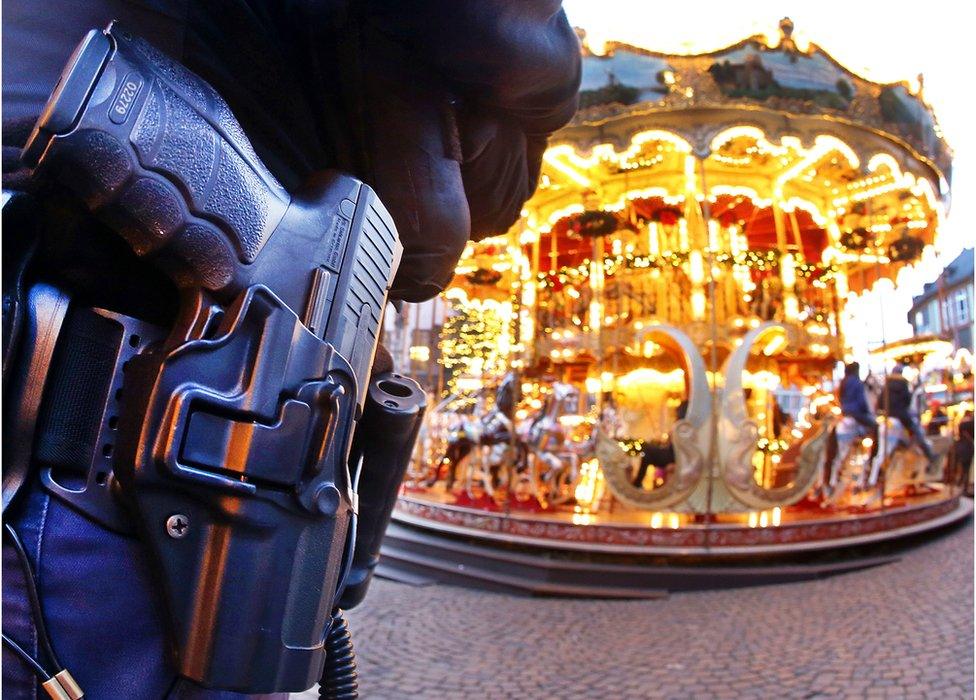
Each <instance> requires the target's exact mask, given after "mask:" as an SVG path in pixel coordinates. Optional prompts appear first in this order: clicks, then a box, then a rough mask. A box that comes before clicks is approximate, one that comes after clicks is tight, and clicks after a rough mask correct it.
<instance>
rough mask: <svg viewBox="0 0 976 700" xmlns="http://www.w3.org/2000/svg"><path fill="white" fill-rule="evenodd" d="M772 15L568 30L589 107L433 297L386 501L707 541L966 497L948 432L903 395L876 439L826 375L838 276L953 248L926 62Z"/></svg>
mask: <svg viewBox="0 0 976 700" xmlns="http://www.w3.org/2000/svg"><path fill="white" fill-rule="evenodd" d="M780 30H781V31H780V36H779V40H778V42H773V43H774V44H775V45H769V44H767V41H766V39H765V38H762V37H752V38H749V39H746V40H744V41H742V42H740V43H738V44H736V45H734V46H730V47H727V48H725V49H722V50H719V51H715V52H713V53H708V54H702V55H693V56H685V55H666V54H660V53H655V52H653V51H648V50H645V49H642V48H637V47H634V46H629V45H624V44H619V43H610V44H608V45H607V46H606V47H604V49H603V50H602V51H601V52H600V53H599V54H596V53H593V52H591V51H590V49H589V48H588V47H587V44H586V39H585V35H584V34H583V33H582V32H581V38H582V39H583V46H584V57H583V85H582V93H581V106H580V110H579V112H578V114H577V115H576V117H575V118H574V120H573V122H572V123H571V124H570V125H569V126H567V127H566V128H564V129H562V130H561V131H560V132H558V133H557V134H556V135H555V136H554V138H553V139H552V142H551V145H550V147H549V149H548V150H547V152H546V154H545V157H544V162H543V169H542V175H541V179H540V184H539V188H538V191H537V192H536V193H535V195H534V196H533V198H532V199H531V200H530V201H529V202H528V203H527V204H526V206H525V208H524V210H523V215H522V219H521V221H520V222H519V223H518V224H517V225H516V226H514V227H513V228H512V230H510V231H509V232H508V233H507V234H506V235H504V236H499V237H496V238H492V239H487V240H484V241H481V242H478V243H473V244H471V245H469V247H468V249H467V250H466V252H465V255H464V257H463V258H462V260H461V262H460V264H459V265H458V267H457V271H456V272H457V274H456V277H455V279H454V281H453V283H452V285H451V286H450V288H449V289H448V290H447V291H446V292H445V293H444V294H443V295H442V298H441V299H440V300H439V302H438V303H439V304H441V305H442V306H445V307H446V309H447V313H446V314H445V319H444V323H443V325H442V326H441V327H440V328H439V338H438V339H437V341H436V343H437V345H436V348H434V351H433V352H430V348H425V349H424V350H425V351H426V352H425V353H424V357H427V358H430V362H431V363H436V364H437V371H436V372H431V373H428V376H436V377H437V380H436V381H434V382H431V386H430V387H429V389H430V391H431V399H430V406H429V408H428V415H427V418H426V423H425V425H424V428H423V430H422V432H421V436H420V440H419V444H418V449H417V452H416V454H415V455H414V461H413V464H412V466H411V469H410V471H409V473H408V476H407V479H406V481H405V483H404V486H403V491H402V494H401V497H400V500H399V502H398V505H397V509H396V512H395V515H394V518H395V520H396V521H397V522H398V523H400V524H401V525H407V526H409V527H410V528H415V529H416V528H421V529H423V530H424V531H425V532H427V533H441V534H445V535H448V536H453V537H460V538H466V541H469V542H480V543H483V544H484V543H496V544H498V545H499V546H501V544H502V543H504V545H505V546H521V547H525V548H529V549H531V548H533V547H535V548H539V547H542V548H545V549H546V550H547V551H549V552H551V551H552V550H564V551H566V552H571V551H577V552H578V551H579V550H588V551H589V552H604V553H615V554H635V555H660V554H691V555H695V556H706V557H707V556H708V555H713V554H718V555H727V554H743V553H774V552H788V551H796V550H801V549H815V548H832V547H837V546H842V545H845V544H859V543H863V542H865V541H868V540H871V539H874V538H883V537H890V536H898V535H903V534H906V533H909V532H914V531H917V530H918V529H921V528H924V527H929V526H933V527H934V526H938V525H941V524H944V523H945V522H947V521H948V520H951V519H953V518H956V517H961V516H962V515H964V514H965V509H966V503H967V502H966V501H963V502H962V503H961V502H960V498H959V496H960V488H959V487H958V486H957V485H956V484H954V483H951V480H950V479H948V478H947V474H949V469H948V462H949V459H948V457H949V455H950V452H951V444H952V436H951V431H950V430H946V431H944V434H935V435H931V436H930V438H929V439H930V442H931V445H932V447H933V449H934V451H935V453H936V455H937V457H938V458H937V459H936V460H935V461H934V462H933V461H929V460H927V459H925V458H924V457H923V456H922V454H921V451H920V450H919V449H918V448H917V446H912V445H911V444H910V440H909V439H908V436H907V435H906V434H905V431H904V430H903V429H902V426H901V424H900V423H898V421H896V420H894V419H891V420H886V419H884V418H879V419H878V422H879V431H878V433H877V434H878V438H877V440H878V443H879V444H874V441H873V440H872V438H870V437H867V436H865V435H863V434H862V431H861V429H860V428H859V427H858V426H857V425H856V424H853V422H852V421H850V420H849V419H845V418H844V417H843V416H842V415H841V412H840V408H839V405H838V399H837V388H838V384H839V379H840V376H841V374H842V371H841V370H842V365H841V363H842V362H844V361H845V360H850V359H851V358H852V357H853V356H854V355H856V354H857V353H858V351H859V350H860V349H858V348H852V347H849V346H848V344H847V342H846V340H845V339H846V332H845V331H846V330H847V328H848V327H849V324H851V323H852V322H853V320H852V318H851V317H850V315H849V314H848V313H847V310H846V306H847V304H848V301H849V299H850V298H851V297H852V295H858V294H861V293H863V292H865V291H867V290H870V289H871V288H872V287H873V286H874V285H875V284H876V283H877V282H879V281H880V280H894V279H895V278H896V277H897V275H898V273H899V272H900V271H901V270H902V269H903V268H905V267H906V266H911V265H912V264H913V263H915V262H917V261H918V260H920V259H921V258H922V257H923V256H931V255H934V250H935V249H936V248H937V247H938V244H939V243H938V239H939V231H940V226H941V224H942V221H943V218H944V216H945V214H946V207H947V203H948V198H949V182H948V181H949V176H950V168H951V155H950V151H949V148H948V147H947V145H946V143H945V142H944V140H943V139H942V136H941V132H940V130H939V126H938V123H937V122H936V120H935V118H934V116H933V113H932V111H931V110H930V108H929V107H928V106H927V104H926V103H925V101H924V97H923V95H922V92H921V86H920V85H916V86H914V87H912V88H910V87H909V86H908V85H907V84H902V83H897V84H877V83H873V82H870V81H868V80H866V79H864V78H862V77H860V76H858V75H856V74H854V73H852V72H851V71H849V70H847V69H846V68H844V67H843V66H841V65H839V64H838V63H837V62H836V61H834V60H833V59H832V58H831V57H830V56H829V55H827V54H826V53H825V52H824V51H823V50H822V49H820V48H818V47H817V46H815V45H810V46H809V47H805V48H803V49H802V50H801V48H799V47H798V46H797V44H796V42H794V41H793V39H792V30H793V27H792V24H791V22H790V21H789V20H783V21H782V22H781V23H780ZM872 386H874V389H871V387H872ZM878 391H879V389H878V387H877V385H872V384H871V383H870V382H869V393H872V394H877V393H878ZM869 398H870V400H872V401H874V400H875V398H876V397H875V396H874V395H872V396H871V397H869ZM394 548H395V546H394ZM388 549H389V548H388Z"/></svg>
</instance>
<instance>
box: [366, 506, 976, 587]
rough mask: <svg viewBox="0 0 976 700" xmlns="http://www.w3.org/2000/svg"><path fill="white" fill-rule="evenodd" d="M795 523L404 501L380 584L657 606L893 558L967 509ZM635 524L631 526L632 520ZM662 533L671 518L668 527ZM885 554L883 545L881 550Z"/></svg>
mask: <svg viewBox="0 0 976 700" xmlns="http://www.w3.org/2000/svg"><path fill="white" fill-rule="evenodd" d="M804 511H806V509H804V508H800V509H799V512H797V510H796V507H795V506H794V508H793V509H791V512H790V513H788V514H786V515H785V516H784V520H783V522H781V523H780V524H778V525H775V526H773V525H768V524H767V526H765V527H763V526H760V525H756V526H750V525H749V522H748V519H747V521H746V522H742V523H728V522H723V523H702V524H683V525H681V526H680V527H674V528H672V527H668V526H666V525H665V526H664V527H652V526H650V524H648V525H636V524H633V523H632V522H631V523H622V522H614V520H615V519H616V520H619V519H620V518H619V517H618V518H615V517H614V516H613V515H612V514H610V515H591V516H586V518H587V519H585V521H584V520H583V519H581V518H580V516H578V515H577V516H576V519H575V522H574V521H573V517H572V515H571V514H559V513H553V514H545V513H542V514H514V513H510V514H505V513H502V512H488V511H478V510H473V509H469V508H462V507H458V506H456V505H453V504H447V503H437V502H433V501H431V500H428V499H423V500H422V499H421V498H418V497H415V496H411V495H406V496H403V497H401V499H400V501H399V502H398V504H397V508H396V511H395V512H394V521H395V524H394V525H393V526H392V527H391V530H390V533H389V534H388V537H387V542H386V543H385V544H384V549H383V554H384V559H383V561H382V563H381V569H380V573H381V575H386V576H389V577H392V578H397V579H401V580H407V581H414V582H416V581H425V580H435V581H442V582H448V583H459V584H463V585H472V586H476V587H481V588H488V589H495V590H506V591H517V592H522V593H534V594H550V595H576V596H612V597H653V596H657V595H662V594H664V593H666V591H668V590H689V589H701V588H717V587H729V586H742V585H756V584H764V583H775V582H784V581H795V580H804V579H809V578H816V577H821V576H825V575H831V574H835V573H842V572H844V571H850V570H855V569H861V568H865V567H869V566H874V565H877V564H881V563H886V562H888V561H891V560H893V559H897V549H898V547H899V546H901V544H900V543H897V542H892V541H894V540H902V541H904V542H914V541H915V540H916V539H918V536H920V535H923V534H924V533H926V532H928V531H933V530H937V529H939V528H942V527H945V526H947V525H949V524H951V523H954V522H957V521H960V520H962V519H964V518H967V517H969V516H970V515H971V514H972V512H973V502H972V500H971V499H969V498H965V497H961V496H960V494H959V492H958V490H951V491H950V490H949V489H938V490H933V491H931V492H929V493H926V494H919V495H915V496H912V497H910V498H904V499H897V500H896V499H889V500H887V501H886V503H885V507H884V508H883V509H882V508H879V509H877V510H872V511H866V512H852V511H850V510H848V511H845V512H844V513H823V512H813V511H812V509H811V510H810V512H804ZM630 519H631V520H632V518H630ZM664 522H665V523H667V522H668V519H667V518H665V519H664ZM882 543H886V544H882Z"/></svg>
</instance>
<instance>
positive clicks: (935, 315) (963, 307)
mask: <svg viewBox="0 0 976 700" xmlns="http://www.w3.org/2000/svg"><path fill="white" fill-rule="evenodd" d="M908 322H909V323H911V324H912V329H913V330H914V332H915V335H916V336H922V335H934V336H940V337H943V338H945V339H946V340H950V341H952V343H953V345H955V347H956V348H968V349H972V347H973V249H972V248H967V249H966V250H964V251H963V252H962V253H961V254H960V255H959V257H957V258H956V259H955V260H953V261H952V262H951V263H949V264H948V265H946V267H945V269H944V270H943V271H942V274H940V275H939V277H938V279H936V280H935V281H934V282H929V283H928V284H926V285H925V287H924V289H923V292H922V294H920V295H919V296H917V297H915V298H914V299H913V300H912V308H911V310H910V311H909V312H908Z"/></svg>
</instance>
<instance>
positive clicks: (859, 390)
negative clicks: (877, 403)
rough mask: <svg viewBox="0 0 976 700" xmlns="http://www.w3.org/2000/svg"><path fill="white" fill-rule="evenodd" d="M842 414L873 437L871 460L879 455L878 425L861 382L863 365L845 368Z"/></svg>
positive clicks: (852, 364) (846, 366)
mask: <svg viewBox="0 0 976 700" xmlns="http://www.w3.org/2000/svg"><path fill="white" fill-rule="evenodd" d="M840 411H841V414H843V415H844V416H847V417H848V418H851V419H853V420H855V421H857V423H858V425H860V426H862V427H863V428H864V429H865V430H866V431H867V435H869V436H870V437H871V443H872V444H871V459H872V460H873V459H874V457H875V455H876V454H877V453H878V423H877V421H876V419H875V416H874V411H873V410H871V406H870V404H868V397H867V391H866V389H865V386H864V382H862V381H861V365H860V364H859V363H857V362H851V363H849V364H847V365H845V366H844V379H843V380H841V383H840Z"/></svg>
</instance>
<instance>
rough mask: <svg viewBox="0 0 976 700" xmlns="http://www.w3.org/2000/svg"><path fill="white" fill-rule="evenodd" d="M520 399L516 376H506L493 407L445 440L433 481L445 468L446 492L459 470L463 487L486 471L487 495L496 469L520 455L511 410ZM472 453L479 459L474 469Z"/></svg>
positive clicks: (470, 420) (495, 475) (513, 413)
mask: <svg viewBox="0 0 976 700" xmlns="http://www.w3.org/2000/svg"><path fill="white" fill-rule="evenodd" d="M520 395H521V384H520V383H519V381H518V376H517V375H516V374H515V373H514V372H509V373H508V374H506V375H505V377H504V379H502V382H501V384H499V386H498V389H497V390H496V392H495V403H494V405H493V406H492V407H491V409H489V410H488V411H487V412H486V413H485V414H484V415H482V416H478V417H474V418H471V419H467V420H463V421H462V422H461V425H460V426H459V428H458V429H457V430H456V431H455V433H454V434H453V435H452V436H451V438H449V439H448V443H447V447H446V449H445V451H444V455H443V456H442V457H441V459H440V460H439V461H438V465H437V466H438V468H437V471H436V472H435V477H434V479H435V480H436V474H439V473H440V470H441V468H443V467H446V468H447V470H448V472H447V489H448V490H450V489H451V488H453V487H454V483H455V482H456V481H457V478H458V473H459V468H461V469H460V473H461V474H463V475H464V481H465V484H466V486H467V485H469V483H470V481H471V479H472V474H473V473H474V470H476V469H481V468H482V467H487V469H488V471H489V473H490V474H491V479H490V480H487V482H486V488H487V489H488V490H489V492H490V491H491V490H492V488H493V486H494V484H493V483H491V482H495V481H497V478H498V473H499V471H500V469H501V468H502V467H503V466H506V465H512V464H515V463H516V462H517V461H518V455H519V454H521V452H522V451H521V450H520V449H519V446H518V445H516V444H515V441H514V440H513V436H514V432H513V421H514V416H515V407H516V405H517V404H518V402H519V398H520ZM476 448H479V449H478V450H476ZM476 453H477V454H478V455H479V456H480V457H481V460H480V463H479V464H478V465H474V464H471V462H472V459H471V458H472V456H473V455H474V454H476Z"/></svg>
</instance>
